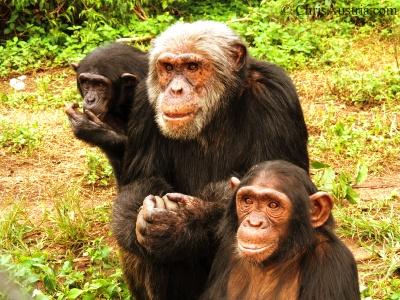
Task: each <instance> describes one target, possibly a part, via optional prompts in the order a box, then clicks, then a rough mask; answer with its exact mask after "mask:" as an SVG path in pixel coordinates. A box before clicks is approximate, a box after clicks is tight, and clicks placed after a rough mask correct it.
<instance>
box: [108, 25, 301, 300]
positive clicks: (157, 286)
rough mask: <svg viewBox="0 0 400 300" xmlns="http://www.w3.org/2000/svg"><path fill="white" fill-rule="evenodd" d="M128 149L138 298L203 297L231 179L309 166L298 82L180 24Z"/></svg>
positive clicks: (118, 207)
mask: <svg viewBox="0 0 400 300" xmlns="http://www.w3.org/2000/svg"><path fill="white" fill-rule="evenodd" d="M126 149H127V150H126V152H125V157H124V165H123V172H124V174H123V178H122V181H121V182H122V184H121V186H120V190H119V194H118V197H117V199H116V201H115V202H114V206H113V233H114V235H115V237H116V238H117V241H118V243H119V245H120V246H121V249H122V263H123V269H124V274H125V277H126V280H127V282H128V284H129V286H130V289H131V291H132V292H133V294H134V295H135V297H136V299H166V300H167V299H174V300H179V299H184V300H187V299H196V298H198V297H199V296H200V294H201V292H202V290H203V289H204V285H205V282H206V279H207V277H208V273H209V270H210V266H211V263H212V260H213V257H214V254H215V250H216V247H217V244H216V240H215V236H214V229H215V227H216V224H217V223H218V220H219V219H220V217H221V216H222V212H223V210H224V205H225V203H224V201H223V199H224V198H225V194H226V193H227V182H229V179H230V177H231V176H232V174H237V175H239V176H242V175H243V174H244V173H245V172H246V171H247V170H248V169H249V168H250V167H251V166H253V165H254V164H256V163H258V162H261V161H265V160H270V159H285V160H288V161H291V162H293V163H295V164H297V165H299V166H300V167H302V168H304V169H305V170H308V163H309V162H308V154H307V129H306V125H305V122H304V118H303V112H302V109H301V106H300V103H299V100H298V97H297V94H296V90H295V87H294V86H293V83H292V81H291V80H290V79H289V77H288V76H287V75H286V74H285V73H284V72H283V71H282V70H281V69H280V68H279V67H277V66H275V65H273V64H270V63H267V62H261V61H257V60H255V59H253V58H251V57H249V56H248V55H247V49H246V47H245V46H244V44H243V42H242V41H241V39H240V38H239V36H238V35H237V34H236V33H235V32H233V31H232V30H231V29H229V28H228V27H227V26H226V25H224V24H221V23H217V22H211V21H199V22H195V23H192V24H188V23H181V24H176V25H174V26H172V27H171V28H169V29H168V30H167V31H165V32H164V33H162V34H161V35H160V36H159V37H158V38H156V39H155V40H154V43H153V47H152V50H151V51H150V52H149V76H148V79H147V87H146V85H145V84H144V82H143V81H142V82H140V83H139V84H138V86H137V87H136V94H135V105H134V107H133V110H132V114H131V117H130V123H129V130H128V143H127V147H126ZM166 193H172V194H166ZM154 196H160V198H155V197H154ZM192 197H193V198H195V199H192ZM168 199H169V200H171V201H172V202H177V203H178V204H179V205H175V206H172V205H170V203H168V201H167V200H168Z"/></svg>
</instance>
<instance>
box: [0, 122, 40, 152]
mask: <svg viewBox="0 0 400 300" xmlns="http://www.w3.org/2000/svg"><path fill="white" fill-rule="evenodd" d="M41 140H42V134H41V132H40V130H39V125H38V123H37V122H35V123H33V124H23V123H7V122H6V121H2V120H0V146H1V147H3V148H5V149H6V150H7V151H10V152H12V153H21V152H25V153H27V154H31V153H32V151H33V150H34V149H36V148H37V147H38V146H39V145H40V143H41Z"/></svg>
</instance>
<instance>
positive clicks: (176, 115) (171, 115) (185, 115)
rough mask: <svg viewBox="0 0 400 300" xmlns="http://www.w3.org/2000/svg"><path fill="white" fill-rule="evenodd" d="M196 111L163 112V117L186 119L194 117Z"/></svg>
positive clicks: (176, 119) (173, 119)
mask: <svg viewBox="0 0 400 300" xmlns="http://www.w3.org/2000/svg"><path fill="white" fill-rule="evenodd" d="M194 116H195V112H188V113H165V112H164V113H163V117H164V119H165V120H167V121H186V120H188V119H193V118H194Z"/></svg>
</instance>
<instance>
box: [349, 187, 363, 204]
mask: <svg viewBox="0 0 400 300" xmlns="http://www.w3.org/2000/svg"><path fill="white" fill-rule="evenodd" d="M346 199H347V200H348V201H349V202H350V203H351V204H355V203H357V202H358V201H359V200H360V195H359V194H358V193H357V192H356V191H355V190H354V189H353V188H352V187H350V186H348V187H347V191H346Z"/></svg>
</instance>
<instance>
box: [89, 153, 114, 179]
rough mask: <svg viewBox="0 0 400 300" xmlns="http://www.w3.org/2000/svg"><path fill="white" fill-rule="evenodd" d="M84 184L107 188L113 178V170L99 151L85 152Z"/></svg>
mask: <svg viewBox="0 0 400 300" xmlns="http://www.w3.org/2000/svg"><path fill="white" fill-rule="evenodd" d="M86 167H87V171H86V174H85V180H86V183H88V184H91V185H100V186H108V185H110V183H111V180H112V178H113V169H112V167H111V165H110V164H109V162H108V160H107V159H106V158H105V157H104V155H103V154H101V153H100V152H99V151H92V150H89V151H87V152H86Z"/></svg>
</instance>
